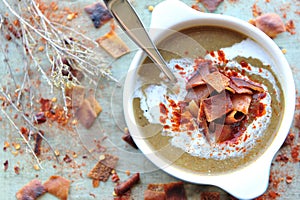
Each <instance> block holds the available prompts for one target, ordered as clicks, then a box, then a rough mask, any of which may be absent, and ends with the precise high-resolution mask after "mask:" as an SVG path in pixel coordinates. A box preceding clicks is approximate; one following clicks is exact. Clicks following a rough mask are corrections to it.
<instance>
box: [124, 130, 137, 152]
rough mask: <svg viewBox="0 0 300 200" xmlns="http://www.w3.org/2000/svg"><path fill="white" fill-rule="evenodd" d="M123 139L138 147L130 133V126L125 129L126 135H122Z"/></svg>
mask: <svg viewBox="0 0 300 200" xmlns="http://www.w3.org/2000/svg"><path fill="white" fill-rule="evenodd" d="M122 139H123V140H124V141H125V142H127V143H128V144H129V145H130V146H132V147H133V148H135V149H138V147H137V146H136V144H135V143H134V141H133V139H132V137H131V135H130V132H129V130H128V128H125V130H124V135H123V136H122Z"/></svg>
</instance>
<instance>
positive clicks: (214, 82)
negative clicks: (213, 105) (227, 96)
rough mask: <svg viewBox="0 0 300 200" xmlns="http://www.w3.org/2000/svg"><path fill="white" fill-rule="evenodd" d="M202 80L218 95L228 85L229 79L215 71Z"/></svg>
mask: <svg viewBox="0 0 300 200" xmlns="http://www.w3.org/2000/svg"><path fill="white" fill-rule="evenodd" d="M203 80H204V81H205V82H206V83H207V84H209V85H210V86H211V87H213V88H214V89H215V90H216V91H217V92H218V93H220V92H222V91H223V90H225V87H227V86H228V85H229V80H230V79H229V78H227V77H226V76H224V75H223V74H221V73H220V72H219V71H216V72H213V73H210V74H208V75H207V76H205V77H203Z"/></svg>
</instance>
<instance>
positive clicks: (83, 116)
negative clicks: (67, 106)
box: [75, 99, 97, 129]
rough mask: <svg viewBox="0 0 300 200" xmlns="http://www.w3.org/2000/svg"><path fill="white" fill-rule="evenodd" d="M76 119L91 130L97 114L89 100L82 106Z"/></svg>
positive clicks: (84, 101) (76, 114) (85, 100)
mask: <svg viewBox="0 0 300 200" xmlns="http://www.w3.org/2000/svg"><path fill="white" fill-rule="evenodd" d="M75 117H76V118H77V120H78V121H79V122H80V123H81V124H82V125H83V126H84V127H85V128H87V129H89V128H91V126H92V125H93V124H94V122H95V120H96V118H97V114H96V112H95V111H94V109H93V108H92V106H91V104H90V102H89V101H88V100H87V99H84V100H83V102H82V104H81V106H80V107H79V109H78V110H77V111H76V113H75Z"/></svg>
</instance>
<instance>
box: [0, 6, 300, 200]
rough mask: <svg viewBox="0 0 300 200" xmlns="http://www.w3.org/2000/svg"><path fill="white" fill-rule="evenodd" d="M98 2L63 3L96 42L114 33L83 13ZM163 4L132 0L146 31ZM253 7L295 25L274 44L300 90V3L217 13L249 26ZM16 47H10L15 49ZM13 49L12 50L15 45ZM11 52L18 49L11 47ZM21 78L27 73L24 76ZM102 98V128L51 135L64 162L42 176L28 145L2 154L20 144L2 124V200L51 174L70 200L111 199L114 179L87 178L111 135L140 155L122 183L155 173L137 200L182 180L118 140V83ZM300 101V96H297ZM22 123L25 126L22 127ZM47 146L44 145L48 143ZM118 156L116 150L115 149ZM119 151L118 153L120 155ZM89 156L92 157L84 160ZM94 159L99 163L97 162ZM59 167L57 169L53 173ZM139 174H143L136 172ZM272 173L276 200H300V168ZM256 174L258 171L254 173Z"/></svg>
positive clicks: (118, 69) (195, 188) (49, 163)
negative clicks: (60, 179)
mask: <svg viewBox="0 0 300 200" xmlns="http://www.w3.org/2000/svg"><path fill="white" fill-rule="evenodd" d="M92 2H94V1H79V0H77V1H76V0H74V1H60V3H63V4H65V5H69V6H70V7H75V8H77V10H79V13H80V16H79V18H78V20H77V21H76V20H75V21H74V23H76V22H80V27H78V29H79V30H80V29H81V30H85V29H87V30H89V31H90V32H88V33H87V35H89V37H91V38H92V39H97V38H98V37H100V36H102V35H103V34H105V33H106V32H107V31H108V30H109V24H106V25H105V26H103V27H102V28H100V29H99V30H95V29H94V28H93V26H92V24H91V22H90V20H89V19H88V17H87V16H86V15H85V14H84V12H83V10H82V8H83V6H84V5H88V4H89V3H92ZM159 2H161V1H160V0H154V1H149V0H147V1H141V0H135V1H133V2H132V3H133V5H134V7H135V8H136V11H137V13H138V14H139V16H140V17H141V19H142V21H143V23H144V24H145V26H146V27H148V26H149V24H150V20H151V12H149V11H148V9H147V7H148V6H149V5H151V6H155V5H157V4H158V3H159ZM183 2H185V3H186V4H187V5H189V6H191V5H192V4H195V3H196V1H195V0H184V1H183ZM254 3H257V6H258V7H259V8H260V9H261V11H262V12H263V13H267V12H276V13H278V14H279V15H280V16H283V15H284V14H286V18H285V19H283V20H284V22H287V21H288V20H290V19H291V20H293V21H294V22H295V26H296V34H295V35H291V34H290V33H288V32H285V33H282V34H280V35H278V37H277V38H275V39H274V41H275V42H276V44H277V45H278V46H279V47H281V48H284V49H286V50H287V53H286V54H285V56H286V58H287V60H288V62H289V64H290V66H291V68H292V70H293V72H294V79H295V83H296V89H297V90H299V89H300V88H299V87H300V64H299V63H300V15H299V12H300V1H299V0H290V1H285V0H270V3H267V2H266V1H265V0H258V1H256V0H255V1H254V0H248V1H242V0H231V1H227V0H225V1H224V2H223V3H221V5H220V6H219V7H218V9H217V10H216V11H215V12H216V13H221V14H224V15H231V16H235V17H238V18H240V19H243V20H245V21H248V20H249V19H251V18H253V16H252V11H251V10H252V6H253V4H254ZM198 5H199V6H200V8H203V7H202V5H201V4H199V3H198ZM0 8H1V9H0V11H1V14H4V13H5V12H6V11H5V9H4V7H3V3H2V2H0ZM117 32H118V33H119V35H120V36H121V37H122V38H125V40H126V41H127V43H128V45H129V46H130V48H131V53H130V54H128V55H126V56H124V57H122V58H120V59H118V60H115V61H114V62H113V63H112V73H113V75H114V76H115V77H116V78H118V79H120V80H121V81H122V80H123V79H124V77H125V75H126V73H127V69H128V67H129V65H130V62H131V60H132V58H133V56H134V53H135V52H136V47H135V46H134V45H133V44H132V43H130V42H129V41H128V39H126V36H125V35H124V34H123V33H122V32H121V31H120V30H119V29H118V30H117ZM0 44H1V46H3V45H4V43H3V41H2V42H1V43H0ZM10 45H11V44H10ZM12 46H13V45H12ZM12 49H14V48H13V47H12ZM15 52H16V54H18V50H17V49H14V50H11V53H12V54H14V53H15ZM3 59H4V57H3V55H1V53H0V60H1V61H2V60H3ZM18 62H22V60H21V59H16V60H13V61H12V65H13V66H17V65H18ZM0 66H1V68H0V69H1V74H2V76H3V74H5V73H7V71H6V70H5V69H4V66H3V63H0ZM19 75H20V77H22V74H19ZM4 81H5V80H4V79H2V84H1V85H4V83H3V82H4ZM99 88H105V89H104V90H102V89H101V90H100V89H99ZM97 89H99V90H97V91H98V93H96V96H97V98H99V101H100V102H101V104H102V105H104V106H103V107H104V111H103V113H102V114H101V115H100V117H99V118H98V120H97V125H98V127H99V129H92V130H89V131H86V130H82V129H79V131H78V133H79V134H75V133H70V132H68V131H62V130H59V129H55V128H54V129H53V128H52V129H49V130H48V132H47V138H48V139H49V142H50V143H51V144H52V145H53V146H54V147H55V149H58V150H59V151H60V153H61V156H60V157H59V159H60V163H56V162H55V161H54V160H53V159H50V160H48V159H47V157H51V156H52V154H51V153H50V152H48V153H44V154H43V160H44V161H43V162H42V166H43V167H44V169H42V170H40V171H36V170H34V169H33V165H34V164H35V161H34V159H33V158H32V156H31V155H30V154H29V153H26V147H25V145H22V147H21V148H22V149H23V150H24V152H25V153H22V154H21V155H17V156H14V155H13V154H12V153H11V151H14V149H13V148H9V149H8V150H7V151H6V152H5V151H3V150H2V145H3V143H4V141H11V142H12V141H20V138H18V136H17V134H16V133H15V131H14V130H13V128H12V127H10V126H8V125H7V123H5V121H4V120H3V122H0V126H1V127H2V129H1V130H0V164H1V165H2V166H3V163H4V161H5V160H8V161H9V168H8V170H7V171H6V172H4V170H2V169H0V199H1V200H2V199H3V200H10V199H15V193H16V192H17V191H18V190H19V189H20V188H21V187H22V186H23V185H25V184H26V183H27V182H29V181H30V180H32V179H33V178H39V179H40V180H41V181H45V180H47V179H48V178H49V177H50V176H51V175H54V174H56V175H61V176H64V177H66V178H68V179H70V180H72V184H71V191H70V195H69V199H94V197H93V196H92V195H91V194H95V196H96V198H95V199H101V200H102V199H103V200H107V199H112V198H113V196H112V192H113V187H114V183H112V182H111V181H110V180H109V181H107V182H106V183H100V187H98V188H93V187H92V180H91V179H89V178H87V176H86V175H87V173H88V171H89V170H90V169H91V168H92V167H93V165H94V164H95V163H96V162H97V158H98V157H97V156H98V154H93V155H91V154H90V153H89V152H88V151H87V150H91V149H92V148H93V147H94V146H95V143H93V139H94V138H97V139H99V138H100V136H99V135H101V134H102V132H106V133H107V134H108V136H109V137H110V139H111V141H113V143H114V144H115V146H114V147H113V148H114V149H123V150H125V151H128V152H132V153H135V154H136V155H137V156H136V157H132V158H131V159H130V160H131V161H132V162H131V164H130V165H136V166H135V167H134V166H128V162H126V159H127V158H126V159H125V158H121V159H120V163H119V164H120V166H121V167H120V170H119V171H118V174H119V176H120V178H121V180H125V179H127V175H126V174H125V171H126V169H127V168H128V169H133V171H131V173H134V172H135V171H134V169H139V168H140V167H145V165H147V166H146V168H147V169H151V171H149V172H146V173H142V174H141V182H140V184H138V185H137V186H135V187H134V188H133V190H132V197H133V199H138V200H139V199H143V191H144V190H145V189H146V187H147V184H148V183H160V182H165V183H166V182H170V181H177V180H176V179H175V178H173V177H171V176H169V175H168V174H166V173H164V172H163V171H161V170H159V169H156V168H155V167H152V166H151V164H150V163H147V160H146V159H145V158H143V159H142V161H143V162H141V160H139V158H140V157H141V156H142V155H141V154H140V153H139V152H137V151H135V150H132V149H131V148H130V147H127V146H125V145H124V143H123V142H122V141H120V140H119V138H120V136H121V135H122V130H123V128H124V127H125V126H126V125H125V123H124V121H123V118H122V114H121V107H120V105H121V100H120V98H121V89H120V88H116V86H115V84H114V83H112V82H109V83H107V82H106V81H104V80H103V79H99V83H98V86H97ZM45 93H46V94H45V95H47V96H49V97H53V96H55V94H49V92H48V91H46V92H45ZM297 96H298V97H299V94H298V95H297ZM20 123H21V122H20ZM292 130H293V131H295V133H296V135H297V134H298V133H299V130H297V129H296V128H294V127H293V128H292ZM296 140H298V142H300V140H299V137H296ZM44 145H45V143H44ZM112 151H114V150H112ZM116 151H117V150H116ZM72 152H76V154H77V155H78V157H77V158H72V159H73V161H72V162H71V163H65V162H63V157H64V155H65V154H68V155H72ZM284 152H286V154H287V155H290V149H288V148H284V149H282V150H281V153H284ZM84 155H86V156H87V158H83V156H84ZM93 156H95V158H93ZM54 165H55V166H56V168H54ZM14 166H19V167H20V169H21V170H20V174H19V175H16V174H15V172H14V169H13V167H14ZM137 171H138V170H137ZM272 171H274V172H276V171H278V172H279V175H278V176H282V177H283V181H282V182H281V183H280V184H279V188H278V192H279V193H280V195H281V196H280V197H278V198H277V199H300V189H299V186H300V178H299V176H300V167H299V163H298V164H294V163H287V164H284V165H283V166H281V163H277V162H274V165H273V166H272ZM253 173H255V172H253ZM287 175H291V176H293V177H294V178H293V182H292V183H291V184H286V183H285V177H286V176H287ZM185 189H186V191H187V194H188V196H189V199H200V192H201V191H219V192H221V198H222V199H228V198H229V196H228V195H227V194H226V193H225V192H224V191H222V190H220V189H218V188H215V187H211V186H203V185H193V184H188V183H186V184H185ZM40 199H56V198H54V197H53V196H51V195H49V194H47V195H44V196H43V197H42V198H40Z"/></svg>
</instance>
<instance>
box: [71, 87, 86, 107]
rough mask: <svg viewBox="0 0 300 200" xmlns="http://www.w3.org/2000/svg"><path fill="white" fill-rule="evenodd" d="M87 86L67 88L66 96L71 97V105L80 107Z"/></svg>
mask: <svg viewBox="0 0 300 200" xmlns="http://www.w3.org/2000/svg"><path fill="white" fill-rule="evenodd" d="M84 94H85V88H84V87H82V86H73V87H71V88H67V89H66V96H67V97H69V99H70V102H69V105H68V106H69V107H72V108H78V107H79V106H80V105H81V104H82V102H83V100H84Z"/></svg>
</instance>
